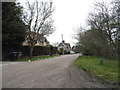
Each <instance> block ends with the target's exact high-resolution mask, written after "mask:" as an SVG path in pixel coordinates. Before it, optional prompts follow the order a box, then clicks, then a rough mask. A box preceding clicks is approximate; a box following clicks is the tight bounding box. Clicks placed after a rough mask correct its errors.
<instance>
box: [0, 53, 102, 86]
mask: <svg viewBox="0 0 120 90" xmlns="http://www.w3.org/2000/svg"><path fill="white" fill-rule="evenodd" d="M78 56H79V55H78V54H75V55H64V56H60V57H55V58H51V59H45V60H39V61H34V62H23V63H16V64H8V65H3V66H2V70H3V74H2V75H3V78H2V79H3V83H2V85H3V88H99V87H100V88H102V87H104V85H103V84H101V83H99V82H98V81H96V79H94V80H93V79H91V78H90V77H89V76H88V75H87V74H86V72H84V71H83V70H81V69H78V68H76V67H75V66H74V65H73V61H74V60H75V59H76V58H77V57H78ZM0 68H1V67H0Z"/></svg>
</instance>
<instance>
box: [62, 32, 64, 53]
mask: <svg viewBox="0 0 120 90" xmlns="http://www.w3.org/2000/svg"><path fill="white" fill-rule="evenodd" d="M61 36H62V48H63V51H62V53H63V55H64V46H63V34H62V35H61Z"/></svg>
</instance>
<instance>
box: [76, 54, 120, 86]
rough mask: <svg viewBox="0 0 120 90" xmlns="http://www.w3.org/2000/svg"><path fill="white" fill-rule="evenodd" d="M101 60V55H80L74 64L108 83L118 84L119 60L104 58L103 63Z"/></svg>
mask: <svg viewBox="0 0 120 90" xmlns="http://www.w3.org/2000/svg"><path fill="white" fill-rule="evenodd" d="M100 60H101V58H100V57H93V56H80V57H78V58H77V59H76V60H75V61H74V64H75V65H76V66H77V67H80V68H82V69H83V70H85V71H87V72H88V73H89V75H92V76H95V77H97V78H98V79H100V80H103V81H104V82H106V83H108V84H112V85H117V84H118V82H120V81H119V80H118V61H117V60H109V59H103V64H100Z"/></svg>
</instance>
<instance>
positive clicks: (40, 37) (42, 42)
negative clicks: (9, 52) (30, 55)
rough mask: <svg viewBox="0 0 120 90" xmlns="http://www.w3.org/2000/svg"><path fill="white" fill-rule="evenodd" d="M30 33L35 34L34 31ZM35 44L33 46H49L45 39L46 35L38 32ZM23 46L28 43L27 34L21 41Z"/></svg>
mask: <svg viewBox="0 0 120 90" xmlns="http://www.w3.org/2000/svg"><path fill="white" fill-rule="evenodd" d="M32 34H35V32H32ZM36 40H37V41H36V44H35V46H49V45H50V43H49V41H48V40H47V38H46V37H44V36H43V35H42V34H39V35H38V37H37V39H36ZM22 45H23V46H28V45H29V39H28V36H26V38H25V41H24V42H23V43H22Z"/></svg>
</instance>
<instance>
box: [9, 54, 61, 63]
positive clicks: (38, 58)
mask: <svg viewBox="0 0 120 90" xmlns="http://www.w3.org/2000/svg"><path fill="white" fill-rule="evenodd" d="M57 56H60V55H53V56H49V55H43V56H33V57H31V58H30V57H25V58H23V59H18V60H14V61H11V62H27V61H28V60H30V61H37V60H41V59H48V58H53V57H57Z"/></svg>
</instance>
